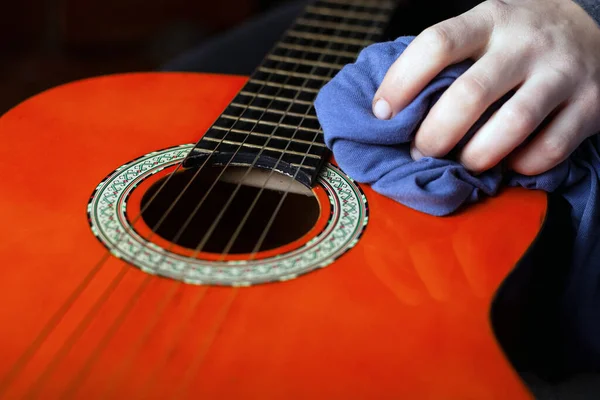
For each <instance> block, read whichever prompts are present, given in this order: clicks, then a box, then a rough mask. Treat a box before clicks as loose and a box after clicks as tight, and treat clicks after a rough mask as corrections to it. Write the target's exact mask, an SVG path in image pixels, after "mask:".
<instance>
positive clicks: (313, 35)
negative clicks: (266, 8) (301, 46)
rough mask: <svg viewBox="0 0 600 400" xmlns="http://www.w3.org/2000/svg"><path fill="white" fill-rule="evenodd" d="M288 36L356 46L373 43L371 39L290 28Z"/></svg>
mask: <svg viewBox="0 0 600 400" xmlns="http://www.w3.org/2000/svg"><path fill="white" fill-rule="evenodd" d="M286 36H290V37H295V38H300V39H312V40H320V41H322V42H335V43H341V44H353V45H355V46H363V47H364V46H368V45H370V44H372V43H373V41H371V40H361V39H351V38H342V37H337V36H331V35H321V34H318V33H309V32H299V31H294V30H290V31H288V32H287V33H286Z"/></svg>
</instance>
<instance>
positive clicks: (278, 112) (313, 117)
mask: <svg viewBox="0 0 600 400" xmlns="http://www.w3.org/2000/svg"><path fill="white" fill-rule="evenodd" d="M229 105H230V106H233V107H238V108H243V109H249V110H256V111H262V112H263V113H266V112H272V113H276V114H286V115H289V116H292V117H304V118H308V119H317V116H316V115H306V116H305V115H304V114H300V113H295V112H291V111H290V112H288V113H286V112H285V111H281V110H278V109H276V108H265V107H258V106H250V105H244V104H241V103H236V102H235V101H234V102H232V103H230V104H229Z"/></svg>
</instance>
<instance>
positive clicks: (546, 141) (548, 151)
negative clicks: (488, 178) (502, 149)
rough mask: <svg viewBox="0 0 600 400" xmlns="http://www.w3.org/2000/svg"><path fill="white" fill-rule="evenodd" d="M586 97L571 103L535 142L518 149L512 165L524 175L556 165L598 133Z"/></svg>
mask: <svg viewBox="0 0 600 400" xmlns="http://www.w3.org/2000/svg"><path fill="white" fill-rule="evenodd" d="M588 104H589V103H587V104H585V103H584V102H583V101H582V100H580V101H576V102H571V103H568V104H567V105H566V106H565V107H564V108H563V109H562V110H561V111H559V112H558V113H557V115H556V117H554V119H553V120H552V121H550V123H549V124H548V125H547V126H546V127H544V129H542V130H541V131H540V132H539V133H538V134H537V135H536V137H535V138H533V140H532V141H531V143H529V144H527V145H526V146H524V147H523V148H522V149H519V150H518V151H517V152H515V154H514V156H511V158H510V160H509V166H510V167H511V169H513V170H514V171H516V172H518V173H521V174H523V175H538V174H541V173H543V172H546V171H548V170H549V169H551V168H553V167H555V166H556V165H558V164H559V163H561V162H562V161H564V160H565V159H567V157H569V155H570V154H571V153H572V152H573V151H574V150H575V149H576V148H577V146H579V145H580V144H581V142H582V141H583V140H584V139H585V138H586V137H588V136H590V135H592V134H593V133H594V130H593V127H591V124H589V122H588V120H589V118H590V117H589V115H593V114H592V113H589V112H588V113H586V112H585V110H587V109H588V107H587V105H588Z"/></svg>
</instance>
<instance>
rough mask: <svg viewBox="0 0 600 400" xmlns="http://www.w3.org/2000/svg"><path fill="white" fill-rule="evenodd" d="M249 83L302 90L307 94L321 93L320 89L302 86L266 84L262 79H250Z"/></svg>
mask: <svg viewBox="0 0 600 400" xmlns="http://www.w3.org/2000/svg"><path fill="white" fill-rule="evenodd" d="M248 82H249V83H256V84H260V85H266V86H272V87H279V88H282V89H293V90H302V91H303V92H307V93H319V89H311V88H302V87H301V86H297V85H282V84H280V83H273V82H266V81H263V80H261V79H250V80H249V81H248Z"/></svg>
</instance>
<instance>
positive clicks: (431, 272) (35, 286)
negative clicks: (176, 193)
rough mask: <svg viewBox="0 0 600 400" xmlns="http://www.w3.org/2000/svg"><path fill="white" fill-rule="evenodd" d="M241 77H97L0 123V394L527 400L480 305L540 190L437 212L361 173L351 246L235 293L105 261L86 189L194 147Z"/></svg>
mask: <svg viewBox="0 0 600 400" xmlns="http://www.w3.org/2000/svg"><path fill="white" fill-rule="evenodd" d="M245 81H246V78H244V77H230V76H216V75H203V74H175V73H173V74H167V73H147V74H129V75H120V76H109V77H100V78H95V79H90V80H85V81H81V82H75V83H71V84H68V85H64V86H62V87H58V88H55V89H53V90H50V91H47V92H45V93H42V94H40V95H38V96H36V97H34V98H31V99H29V100H28V101H26V102H24V103H23V104H21V105H19V106H17V107H16V108H14V109H13V110H11V111H10V112H8V113H7V114H5V115H4V116H3V117H1V118H0V135H1V137H2V142H3V143H2V146H1V147H0V170H1V171H2V172H1V174H2V175H1V179H0V221H1V224H2V229H1V230H0V258H1V260H2V269H0V304H1V305H2V306H1V307H0V326H1V328H0V397H1V398H3V399H21V398H40V399H47V400H49V399H59V398H85V399H97V398H98V399H100V398H119V399H121V398H122V399H125V398H127V399H138V398H140V399H141V398H148V399H150V398H153V399H160V398H170V399H174V398H189V399H213V398H219V399H234V398H244V399H250V398H256V399H259V398H260V399H295V398H298V399H300V398H302V399H384V398H389V399H462V400H464V399H486V400H487V399H511V400H516V399H523V398H530V397H531V395H530V393H529V391H528V390H527V389H526V387H525V386H524V384H523V383H522V382H521V380H520V379H519V376H518V375H517V373H516V372H515V371H514V370H513V369H512V367H511V365H510V363H509V362H508V361H507V359H506V357H505V355H504V354H503V352H502V349H501V348H500V346H499V345H498V342H497V340H496V338H495V336H494V332H493V330H492V328H491V325H490V305H491V303H492V300H493V298H494V295H495V293H496V291H497V290H498V288H499V286H500V285H501V283H502V281H503V280H504V279H505V278H506V277H507V275H508V274H509V273H510V272H511V270H512V269H513V268H514V266H515V265H516V263H517V262H518V260H519V259H520V258H521V257H522V256H523V254H524V252H525V251H526V250H527V249H528V247H529V246H530V245H531V243H532V242H533V240H534V239H535V237H536V235H537V234H538V232H539V230H540V227H541V225H542V222H543V220H544V217H545V213H546V197H545V195H544V194H543V193H540V192H535V191H528V190H518V189H511V190H506V191H504V192H503V193H502V194H501V195H499V196H497V197H495V198H492V199H487V200H485V201H482V202H481V203H480V204H477V205H475V206H473V207H470V208H468V209H466V210H464V211H462V212H460V213H457V214H456V215H453V216H450V217H446V218H437V217H432V216H428V215H424V214H422V213H419V212H416V211H414V210H411V209H408V208H406V207H404V206H402V205H400V204H398V203H396V202H394V201H392V200H390V199H388V198H385V197H383V196H381V195H378V194H377V193H375V192H373V191H372V190H371V189H370V188H369V187H366V186H364V185H362V186H361V188H362V190H363V191H364V194H365V197H366V200H367V202H368V209H369V215H368V224H367V225H366V228H365V230H364V233H363V234H362V236H361V237H360V239H359V240H358V242H357V243H356V244H355V245H354V247H352V248H351V249H349V250H348V251H347V252H345V253H344V254H343V255H342V256H341V257H339V258H338V259H337V260H336V261H335V262H333V263H332V264H331V265H329V266H328V267H327V268H322V269H318V270H315V271H313V272H310V273H307V274H305V275H302V276H300V277H298V278H297V279H291V280H288V281H285V282H277V283H266V284H258V285H254V286H251V287H223V286H213V285H202V284H200V285H196V284H187V283H181V282H178V281H175V280H173V279H168V278H163V277H159V276H152V275H149V274H147V273H145V272H143V271H142V270H140V269H139V268H135V267H132V266H129V265H128V264H126V263H125V262H124V261H123V260H121V259H119V258H117V257H114V256H112V255H108V253H107V250H106V247H105V246H103V245H102V244H101V243H100V242H99V240H98V239H97V238H96V237H95V236H94V235H93V234H92V231H91V229H90V223H89V221H88V216H87V214H86V207H87V204H88V202H89V199H90V195H91V194H92V192H93V191H94V189H95V188H96V186H97V185H98V184H99V182H101V181H102V180H103V179H104V178H105V177H106V176H107V174H109V173H111V171H114V170H115V169H116V168H118V167H119V166H121V165H123V164H125V163H127V162H129V161H130V160H133V159H135V158H137V157H140V156H141V155H143V154H146V153H150V152H153V151H155V150H159V149H164V148H169V147H171V146H177V145H180V144H187V143H195V142H197V141H198V139H199V138H200V137H201V136H202V134H203V132H204V131H206V129H207V128H208V127H209V126H210V124H211V123H212V122H213V121H214V120H215V118H216V117H217V116H218V115H219V113H221V112H222V111H223V109H224V108H225V107H226V106H227V104H228V103H229V102H230V101H231V100H232V99H233V97H234V96H235V94H236V93H237V92H238V91H239V90H240V88H241V87H242V86H243V84H244V83H245ZM315 190H316V191H318V189H315ZM317 197H318V198H319V199H320V197H319V193H317ZM321 197H323V196H322V194H321ZM325 197H326V196H325ZM320 201H321V200H320ZM323 210H325V208H322V211H323ZM275 253H276V251H275ZM107 256H108V259H107V260H106V261H105V262H104V263H103V264H102V267H101V269H100V270H99V272H98V273H97V274H95V275H94V276H93V278H92V279H91V280H90V281H89V282H88V283H89V284H88V285H87V286H86V287H85V288H84V289H82V290H81V292H80V293H78V294H77V296H76V301H74V302H73V303H72V304H71V305H70V306H69V307H66V306H65V304H67V302H68V300H69V298H70V296H72V294H73V293H74V292H75V291H76V290H77V289H78V288H79V287H80V285H81V283H82V282H83V281H84V280H85V278H86V276H87V275H88V274H89V272H90V270H92V269H93V268H94V267H95V266H96V265H97V264H98V263H99V261H101V260H102V259H103V257H107ZM121 271H125V272H124V275H123V276H122V279H121V280H119V281H118V284H115V285H116V286H114V287H112V288H111V290H112V291H111V292H110V295H109V296H108V295H106V296H104V294H103V293H105V291H106V290H107V288H109V287H110V286H111V285H113V284H114V282H115V279H116V277H117V276H118V275H119V274H120V273H121ZM140 285H144V286H143V290H141V291H139V290H138V289H139V288H140ZM103 296H104V297H103ZM126 307H130V309H128V310H127V312H126V313H125V314H121V313H122V311H123V309H124V308H126ZM90 313H91V314H90ZM56 315H60V318H58V319H56V318H57V317H56ZM90 315H91V316H90ZM121 315H123V316H122V317H121ZM119 319H120V320H119ZM40 335H42V336H40ZM40 338H41V339H40Z"/></svg>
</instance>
